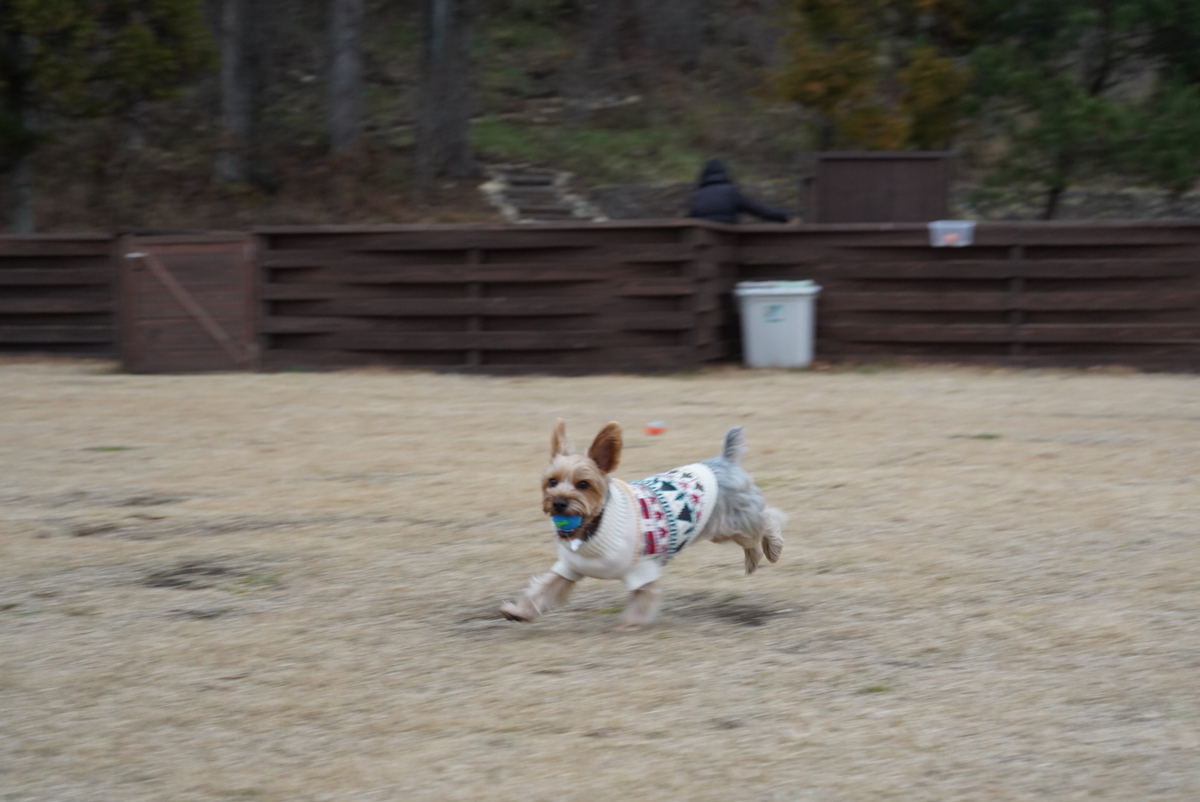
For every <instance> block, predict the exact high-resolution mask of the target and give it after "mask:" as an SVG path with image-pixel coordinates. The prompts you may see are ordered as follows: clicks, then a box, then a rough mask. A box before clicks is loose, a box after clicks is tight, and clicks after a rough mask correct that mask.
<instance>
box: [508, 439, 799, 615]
mask: <svg viewBox="0 0 1200 802" xmlns="http://www.w3.org/2000/svg"><path fill="white" fill-rule="evenodd" d="M621 443H622V441H621V427H620V426H619V425H617V424H616V423H609V424H608V425H606V426H605V427H604V428H603V429H601V430H600V433H599V434H597V435H596V439H595V440H594V441H592V445H591V448H589V449H588V453H587V456H584V455H582V454H576V453H573V452H572V451H571V448H570V446H569V445H568V444H567V440H566V423H565V422H564V421H563V420H562V419H561V418H560V419H559V421H558V424H557V425H556V426H555V427H554V434H553V435H552V436H551V438H550V465H549V467H548V468H546V472H545V473H544V474H543V475H542V510H543V511H544V512H545V513H546V515H548V516H550V517H551V519H552V520H553V521H554V526H555V529H556V530H557V533H558V562H556V563H555V564H554V565H553V566H552V567H551V569H550V570H549V571H548V572H546V573H544V574H538V575H536V576H534V577H533V579H532V580H531V581H530V583H529V587H528V588H526V590H525V593H524V595H523V596H522V597H521V598H520V600H519V601H516V602H509V603H507V604H505V605H503V606H502V607H501V608H500V613H501V614H502V615H503V616H504V617H505V618H508V619H509V620H512V621H528V622H532V621H536V620H537V619H538V618H539V617H541V615H542V614H543V613H545V612H547V611H548V610H550V609H551V608H552V607H554V605H556V604H561V603H562V602H563V601H565V600H566V598H567V596H568V595H569V594H570V592H571V589H572V588H573V587H574V586H575V583H576V582H578V581H579V580H580V579H582V578H583V577H585V576H590V577H594V578H596V579H620V580H622V581H624V582H625V585H626V587H627V588H629V590H630V591H631V592H632V594H633V595H632V596H631V598H630V600H629V603H628V604H627V605H626V606H625V611H624V613H623V614H622V615H621V618H620V619H619V620H618V621H617V623H616V624H615V625H614V627H613V628H614V629H619V630H621V629H636V628H638V627H640V626H642V625H643V624H647V623H649V622H650V621H652V620H653V619H654V614H655V612H656V611H657V608H658V602H659V599H660V597H661V596H662V592H661V591H660V590H659V588H658V578H659V576H660V575H661V574H662V569H663V566H665V565H666V564H667V562H668V561H669V560H670V559H671V558H672V557H674V556H675V555H676V554H677V553H679V551H680V550H681V549H683V547H684V546H686V545H688V544H689V543H692V542H694V541H697V540H711V541H713V542H714V543H723V542H725V541H727V540H732V541H733V542H735V543H737V544H738V545H739V546H741V547H742V549H743V550H744V551H745V565H746V573H747V574H752V573H754V571H755V569H757V568H758V564H759V563H760V562H761V561H762V558H763V557H764V556H765V557H766V558H767V559H768V560H770V561H771V562H775V561H776V560H778V559H779V554H780V552H781V551H782V550H783V536H782V535H781V534H780V530H781V529H782V528H783V524H784V523H785V522H786V521H787V516H786V515H784V514H783V513H782V512H781V511H779V510H777V509H775V508H774V507H768V506H767V502H766V499H764V498H763V495H762V492H761V491H760V490H759V489H758V487H756V486H755V484H754V480H753V479H752V478H751V476H750V474H748V473H746V471H745V470H744V469H743V468H742V467H741V461H742V455H743V454H744V453H745V450H746V447H745V441H744V438H743V436H742V430H741V428H736V429H730V430H729V432H728V433H727V434H726V435H725V443H724V445H723V447H722V449H721V453H720V455H718V456H716V457H713V458H712V459H708V460H705V461H704V462H700V463H694V464H692V465H685V466H683V467H682V468H675V469H673V470H670V471H667V472H666V473H661V474H657V475H655V476H649V477H647V478H645V479H641V480H638V481H636V482H631V483H626V482H622V481H621V480H620V479H616V478H613V477H612V476H610V474H611V473H612V471H613V470H614V469H616V467H617V464H618V463H619V462H620V459H621Z"/></svg>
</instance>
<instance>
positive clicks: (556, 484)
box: [546, 479, 558, 487]
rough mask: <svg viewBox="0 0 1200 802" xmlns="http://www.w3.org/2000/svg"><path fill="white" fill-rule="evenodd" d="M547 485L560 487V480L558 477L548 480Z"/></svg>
mask: <svg viewBox="0 0 1200 802" xmlns="http://www.w3.org/2000/svg"><path fill="white" fill-rule="evenodd" d="M546 487H558V480H557V479H551V480H549V481H548V482H546Z"/></svg>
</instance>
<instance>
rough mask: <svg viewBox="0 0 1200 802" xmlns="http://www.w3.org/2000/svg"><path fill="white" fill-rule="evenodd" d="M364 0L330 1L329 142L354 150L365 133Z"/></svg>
mask: <svg viewBox="0 0 1200 802" xmlns="http://www.w3.org/2000/svg"><path fill="white" fill-rule="evenodd" d="M363 9H364V0H331V2H330V11H331V14H330V17H331V18H330V26H329V39H330V45H331V46H330V50H331V51H332V56H333V57H332V60H331V61H330V65H329V145H330V150H332V151H333V152H334V153H335V154H337V153H345V152H346V151H348V150H352V149H353V148H354V147H355V146H356V145H358V143H359V142H360V141H361V140H362V135H363V64H362V41H363Z"/></svg>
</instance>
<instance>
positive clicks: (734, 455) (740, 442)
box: [721, 426, 746, 465]
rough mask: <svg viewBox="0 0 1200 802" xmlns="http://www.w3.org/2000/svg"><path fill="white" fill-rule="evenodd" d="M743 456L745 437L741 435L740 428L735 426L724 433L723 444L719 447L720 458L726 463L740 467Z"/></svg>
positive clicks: (744, 452)
mask: <svg viewBox="0 0 1200 802" xmlns="http://www.w3.org/2000/svg"><path fill="white" fill-rule="evenodd" d="M745 454H746V436H745V435H744V434H742V427H741V426H736V427H734V428H732V429H730V430H729V431H728V432H726V433H725V443H724V445H722V446H721V456H722V457H723V458H724V459H725V461H726V462H730V463H733V464H734V465H741V464H742V457H743V456H744V455H745Z"/></svg>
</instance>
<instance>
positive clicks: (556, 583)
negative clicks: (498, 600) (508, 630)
mask: <svg viewBox="0 0 1200 802" xmlns="http://www.w3.org/2000/svg"><path fill="white" fill-rule="evenodd" d="M574 587H575V583H574V582H572V581H571V580H570V579H567V578H566V577H563V576H559V575H558V574H556V573H554V572H553V571H547V572H546V573H544V574H537V575H536V576H534V578H533V579H531V580H529V587H527V588H526V589H525V593H524V594H523V595H522V596H521V598H520V599H519V600H518V601H516V602H508V603H506V604H504V605H503V606H501V608H500V615H502V616H504V617H505V618H507V619H508V620H509V621H525V622H527V623H530V624H532V623H533V622H534V621H537V620H538V619H539V618H541V616H542V614H543V613H545V612H548V611H549V610H551V609H552V608H553V607H554V606H555V605H556V604H562V603H563V602H564V601H566V600H567V596H569V595H571V589H572V588H574Z"/></svg>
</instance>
